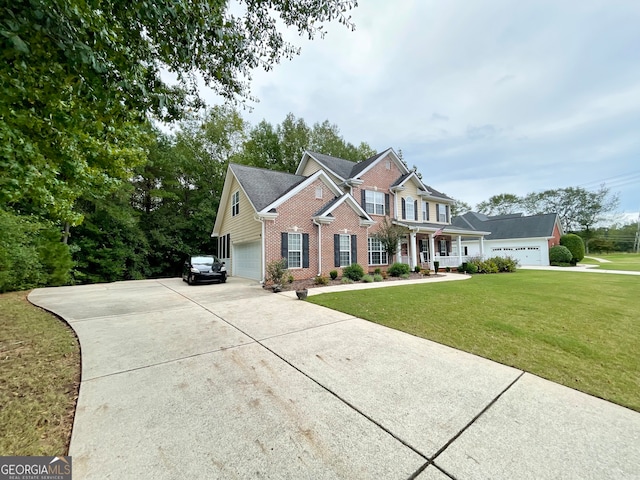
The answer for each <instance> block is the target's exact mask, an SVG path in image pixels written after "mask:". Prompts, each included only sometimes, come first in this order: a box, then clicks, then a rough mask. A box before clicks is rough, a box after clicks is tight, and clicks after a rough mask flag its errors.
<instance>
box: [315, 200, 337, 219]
mask: <svg viewBox="0 0 640 480" xmlns="http://www.w3.org/2000/svg"><path fill="white" fill-rule="evenodd" d="M341 198H342V197H334V198H333V200H331V201H329V202H327V203H325V204H324V205H323V206H322V208H321V209H320V210H318V211H317V212H316V213H314V214H313V216H314V217H319V216H322V215H324V212H326V211H327V210H329V209H330V208H331V207H333V206H334V205H335V204H336V202H337V201H338V200H340V199H341Z"/></svg>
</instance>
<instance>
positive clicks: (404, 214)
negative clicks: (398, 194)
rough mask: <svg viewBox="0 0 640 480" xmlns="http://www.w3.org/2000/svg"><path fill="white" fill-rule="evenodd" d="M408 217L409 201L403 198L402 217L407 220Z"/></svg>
mask: <svg viewBox="0 0 640 480" xmlns="http://www.w3.org/2000/svg"><path fill="white" fill-rule="evenodd" d="M406 218H407V203H406V202H405V201H404V198H403V199H402V219H403V220H406Z"/></svg>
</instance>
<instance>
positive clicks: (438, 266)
mask: <svg viewBox="0 0 640 480" xmlns="http://www.w3.org/2000/svg"><path fill="white" fill-rule="evenodd" d="M438 270H440V262H438V261H437V260H436V261H435V262H433V271H434V272H435V273H438Z"/></svg>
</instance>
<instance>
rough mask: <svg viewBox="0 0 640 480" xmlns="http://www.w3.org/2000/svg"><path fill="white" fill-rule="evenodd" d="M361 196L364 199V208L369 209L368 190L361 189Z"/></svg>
mask: <svg viewBox="0 0 640 480" xmlns="http://www.w3.org/2000/svg"><path fill="white" fill-rule="evenodd" d="M360 197H361V199H362V209H363V210H364V211H365V212H366V211H367V193H366V190H360Z"/></svg>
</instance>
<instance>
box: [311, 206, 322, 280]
mask: <svg viewBox="0 0 640 480" xmlns="http://www.w3.org/2000/svg"><path fill="white" fill-rule="evenodd" d="M313 223H315V224H316V225H317V226H318V276H320V275H322V224H320V223H319V222H318V221H317V220H316V219H315V218H314V219H313Z"/></svg>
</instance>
